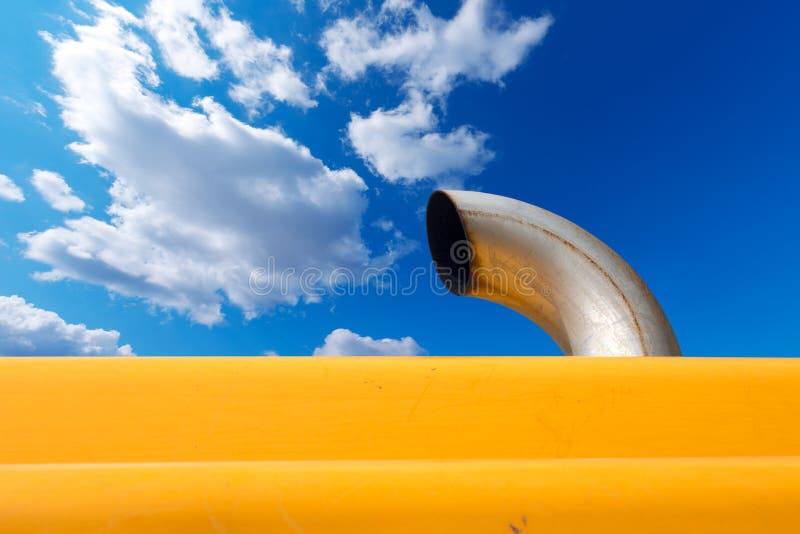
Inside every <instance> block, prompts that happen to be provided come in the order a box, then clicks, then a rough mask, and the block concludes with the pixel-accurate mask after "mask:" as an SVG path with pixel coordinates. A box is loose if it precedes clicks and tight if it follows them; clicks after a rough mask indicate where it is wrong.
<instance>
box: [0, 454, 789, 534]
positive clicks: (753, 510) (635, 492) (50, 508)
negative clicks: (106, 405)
mask: <svg viewBox="0 0 800 534" xmlns="http://www.w3.org/2000/svg"><path fill="white" fill-rule="evenodd" d="M0 518H2V520H1V521H0V532H9V533H15V534H25V533H34V532H37V533H38V532H53V533H81V534H84V533H94V532H98V533H99V532H103V533H106V532H111V533H143V532H146V533H169V534H174V533H178V532H193V533H202V532H237V533H243V532H252V533H259V534H262V533H281V532H288V533H293V532H306V533H310V534H311V533H316V532H324V533H361V532H365V533H378V532H381V533H395V532H396V533H404V534H408V533H423V532H436V533H442V532H475V533H481V534H486V533H493V532H497V533H504V534H513V533H515V532H519V533H537V532H546V533H549V534H558V533H583V532H587V533H589V532H590V533H616V534H623V533H637V534H638V533H641V532H646V533H648V534H655V533H662V532H663V533H670V534H674V533H676V532H681V533H692V532H698V533H699V532H702V533H705V534H710V533H721V534H722V533H724V534H737V533H743V532H750V533H761V532H769V533H771V534H775V533H784V532H785V533H789V532H791V533H795V532H797V529H798V525H800V459H798V458H771V459H753V458H740V459H732V458H731V459H705V460H678V459H673V460H538V461H536V460H533V461H531V460H526V461H473V462H470V461H458V462H425V461H394V462H282V463H281V462H278V463H270V462H265V463H200V464H144V465H135V464H134V465H102V464H100V465H77V466H63V465H62V466H58V465H48V466H11V467H2V468H0Z"/></svg>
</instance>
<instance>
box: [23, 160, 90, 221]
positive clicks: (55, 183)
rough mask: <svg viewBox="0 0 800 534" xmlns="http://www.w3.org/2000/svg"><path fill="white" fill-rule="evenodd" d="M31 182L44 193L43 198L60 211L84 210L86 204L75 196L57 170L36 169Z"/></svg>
mask: <svg viewBox="0 0 800 534" xmlns="http://www.w3.org/2000/svg"><path fill="white" fill-rule="evenodd" d="M31 184H33V187H34V188H35V189H36V190H37V191H38V192H39V194H40V195H42V198H44V199H45V201H46V202H47V203H48V204H50V206H51V207H52V208H53V209H56V210H58V211H63V212H67V211H83V208H85V207H86V204H85V203H84V202H83V200H81V199H80V198H78V197H77V196H75V194H74V193H73V192H72V188H71V187H70V186H69V184H67V182H66V180H64V177H63V176H61V175H60V174H58V173H57V172H52V171H43V170H41V169H35V170H34V171H33V176H32V177H31Z"/></svg>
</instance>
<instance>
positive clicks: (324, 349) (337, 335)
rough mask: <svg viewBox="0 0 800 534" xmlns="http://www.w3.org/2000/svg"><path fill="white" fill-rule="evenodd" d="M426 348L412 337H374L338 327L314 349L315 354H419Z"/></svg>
mask: <svg viewBox="0 0 800 534" xmlns="http://www.w3.org/2000/svg"><path fill="white" fill-rule="evenodd" d="M424 353H425V349H423V348H422V347H420V346H419V344H418V343H417V342H416V341H414V338H412V337H404V338H400V339H392V338H383V339H373V338H371V337H369V336H360V335H358V334H356V333H355V332H351V331H350V330H348V329H346V328H337V329H336V330H334V331H333V332H331V333H330V334H328V335H327V336H326V337H325V343H324V344H323V345H322V346H321V347H317V348H315V349H314V356H418V355H420V354H424Z"/></svg>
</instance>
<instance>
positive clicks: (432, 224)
mask: <svg viewBox="0 0 800 534" xmlns="http://www.w3.org/2000/svg"><path fill="white" fill-rule="evenodd" d="M425 227H426V230H427V234H428V248H429V249H430V253H431V258H433V263H434V265H435V266H436V274H437V275H438V276H439V280H441V281H442V283H443V284H444V286H445V288H447V290H448V291H450V292H451V293H453V294H455V295H458V296H463V295H464V294H465V293H466V292H467V289H468V285H469V282H470V277H471V275H472V272H471V271H472V267H471V263H472V257H473V250H474V247H473V245H472V242H471V241H470V240H469V237H468V234H467V229H466V226H465V224H464V221H463V219H462V218H461V215H460V213H459V211H458V208H457V207H456V204H455V202H454V201H453V199H452V198H451V197H450V195H448V194H447V193H446V192H444V191H441V190H438V191H434V192H433V194H432V195H431V196H430V198H429V199H428V205H427V208H426V216H425Z"/></svg>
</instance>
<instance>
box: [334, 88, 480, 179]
mask: <svg viewBox="0 0 800 534" xmlns="http://www.w3.org/2000/svg"><path fill="white" fill-rule="evenodd" d="M437 128H438V120H437V118H436V115H435V114H434V112H433V105H431V104H430V103H429V102H426V101H424V99H423V98H422V97H421V96H419V94H418V93H415V94H414V95H413V96H412V97H410V98H409V99H408V100H407V101H406V102H405V103H403V104H401V105H400V106H399V107H397V108H395V109H391V110H387V111H385V110H383V109H378V110H376V111H373V112H372V114H370V115H369V116H368V117H362V116H360V115H357V114H355V113H353V114H351V115H350V123H349V124H348V125H347V135H348V138H349V139H350V142H351V143H352V145H353V148H354V149H355V151H356V153H357V154H358V155H359V157H361V158H362V159H363V160H364V161H365V162H366V163H367V165H368V166H369V167H370V169H371V170H372V171H373V172H374V173H376V174H380V175H382V176H383V177H384V178H386V180H388V181H390V182H397V181H402V182H405V183H412V182H415V181H417V180H421V179H424V178H447V177H454V176H455V177H458V176H471V175H474V174H478V173H480V172H481V171H482V170H483V168H484V167H485V165H486V164H487V163H488V162H489V161H490V160H491V159H492V157H493V156H494V154H493V153H492V151H491V150H489V149H488V148H486V141H487V139H488V138H489V136H488V135H487V134H485V133H483V132H479V131H476V130H474V129H473V128H471V127H469V126H461V127H459V128H456V129H454V130H452V131H450V132H448V133H446V134H442V133H439V132H437Z"/></svg>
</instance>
